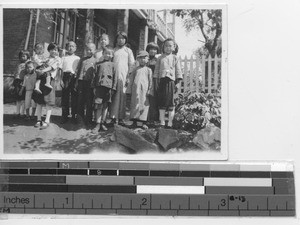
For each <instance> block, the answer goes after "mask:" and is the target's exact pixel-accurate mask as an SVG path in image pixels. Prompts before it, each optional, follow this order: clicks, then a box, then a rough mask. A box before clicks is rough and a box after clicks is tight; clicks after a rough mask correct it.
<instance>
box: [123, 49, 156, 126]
mask: <svg viewBox="0 0 300 225" xmlns="http://www.w3.org/2000/svg"><path fill="white" fill-rule="evenodd" d="M148 59H149V54H148V52H146V51H140V52H139V54H138V56H137V60H138V62H139V66H138V67H137V68H136V69H135V70H134V71H133V72H132V74H131V76H130V79H129V84H128V88H127V93H128V94H131V102H130V119H131V120H133V124H132V127H133V128H134V127H137V122H140V123H141V126H142V128H144V129H147V128H148V127H147V126H146V125H145V124H143V123H144V122H146V121H147V117H148V111H149V95H150V94H152V92H151V90H152V71H151V69H150V68H149V67H147V66H146V65H147V63H148Z"/></svg>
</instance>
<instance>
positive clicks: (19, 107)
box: [13, 50, 30, 117]
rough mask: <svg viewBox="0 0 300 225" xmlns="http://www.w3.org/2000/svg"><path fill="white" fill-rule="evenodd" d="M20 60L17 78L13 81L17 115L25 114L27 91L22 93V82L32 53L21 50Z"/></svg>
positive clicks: (16, 73)
mask: <svg viewBox="0 0 300 225" xmlns="http://www.w3.org/2000/svg"><path fill="white" fill-rule="evenodd" d="M19 60H20V64H19V65H18V67H17V69H16V72H15V79H14V82H13V86H14V95H15V98H16V117H23V116H24V111H25V108H24V100H25V91H22V95H19V94H20V90H21V89H22V83H23V80H24V75H25V63H26V62H28V61H29V60H30V53H29V52H28V51H23V50H22V51H20V52H19Z"/></svg>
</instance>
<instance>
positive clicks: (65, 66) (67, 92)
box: [61, 41, 80, 124]
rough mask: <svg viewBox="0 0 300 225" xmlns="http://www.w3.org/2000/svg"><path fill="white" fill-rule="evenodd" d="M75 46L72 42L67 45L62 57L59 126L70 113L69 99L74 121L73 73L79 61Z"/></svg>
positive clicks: (65, 120)
mask: <svg viewBox="0 0 300 225" xmlns="http://www.w3.org/2000/svg"><path fill="white" fill-rule="evenodd" d="M75 51H76V44H75V42H73V41H70V42H68V43H67V53H66V55H65V56H64V57H62V72H63V74H62V96H61V108H62V116H61V117H62V118H61V124H64V123H66V122H67V121H68V116H69V112H70V99H71V113H72V121H73V122H75V120H76V113H77V109H76V104H77V93H76V91H75V90H74V87H75V79H76V78H75V71H76V68H77V65H78V62H79V60H80V58H79V56H77V55H75Z"/></svg>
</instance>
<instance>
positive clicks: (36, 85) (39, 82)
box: [34, 80, 42, 94]
mask: <svg viewBox="0 0 300 225" xmlns="http://www.w3.org/2000/svg"><path fill="white" fill-rule="evenodd" d="M40 84H41V80H37V81H36V82H35V88H34V90H35V91H36V92H38V93H39V94H42V91H41V89H40Z"/></svg>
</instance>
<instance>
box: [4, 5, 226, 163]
mask: <svg viewBox="0 0 300 225" xmlns="http://www.w3.org/2000/svg"><path fill="white" fill-rule="evenodd" d="M226 16H227V8H226V5H218V4H216V5H195V6H193V7H191V8H178V7H176V5H174V7H170V8H162V7H158V6H157V5H156V6H155V5H153V6H152V7H151V5H150V6H149V7H148V6H147V8H145V7H141V8H137V7H136V6H135V7H130V6H129V7H125V8H124V6H123V7H113V8H112V7H107V6H105V5H103V6H102V7H101V5H85V6H84V7H81V6H78V7H76V5H71V7H69V8H56V7H55V5H49V6H47V8H45V6H40V7H34V8H28V7H26V6H24V5H23V6H20V7H18V8H15V7H4V8H2V18H3V20H2V34H3V37H2V38H3V47H2V48H3V49H2V52H3V55H2V59H3V85H2V86H3V105H2V107H3V110H2V111H3V143H4V144H3V156H4V157H10V156H12V157H18V156H20V155H22V157H25V158H27V157H37V158H52V157H56V156H58V157H70V156H71V157H75V158H76V157H80V158H82V157H87V158H89V159H101V160H106V159H108V160H109V159H116V160H122V159H129V160H226V159H227V154H228V153H227V151H228V149H227V116H228V115H227V113H228V112H227V94H226V93H227V73H226V72H227V71H226V67H227V66H226V63H227V23H226V20H227V17H226Z"/></svg>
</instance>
